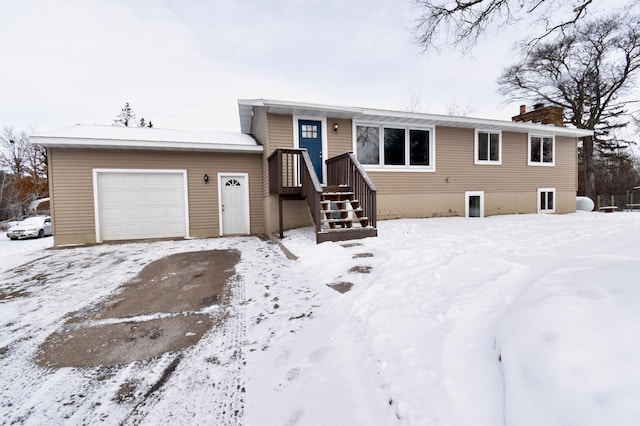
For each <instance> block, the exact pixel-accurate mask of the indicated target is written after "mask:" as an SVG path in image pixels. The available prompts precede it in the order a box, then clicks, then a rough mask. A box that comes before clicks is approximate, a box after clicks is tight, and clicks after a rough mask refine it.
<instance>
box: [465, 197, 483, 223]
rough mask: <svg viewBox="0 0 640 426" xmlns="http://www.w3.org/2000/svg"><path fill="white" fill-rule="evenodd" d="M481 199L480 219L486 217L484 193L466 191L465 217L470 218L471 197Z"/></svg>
mask: <svg viewBox="0 0 640 426" xmlns="http://www.w3.org/2000/svg"><path fill="white" fill-rule="evenodd" d="M474 196H479V197H480V217H484V191H465V193H464V217H469V197H474Z"/></svg>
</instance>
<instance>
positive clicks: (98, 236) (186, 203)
mask: <svg viewBox="0 0 640 426" xmlns="http://www.w3.org/2000/svg"><path fill="white" fill-rule="evenodd" d="M101 173H175V174H182V181H183V183H184V226H185V238H191V237H190V235H189V229H190V226H189V182H188V180H187V171H186V170H180V169H178V170H176V169H93V212H94V222H95V229H96V243H102V242H103V241H102V235H101V232H100V200H99V197H100V196H99V194H98V174H101Z"/></svg>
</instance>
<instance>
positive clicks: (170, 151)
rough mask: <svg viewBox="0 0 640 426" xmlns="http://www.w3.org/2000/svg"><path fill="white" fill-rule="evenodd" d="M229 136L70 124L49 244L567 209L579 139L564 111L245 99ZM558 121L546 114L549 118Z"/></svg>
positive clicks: (340, 228) (62, 133)
mask: <svg viewBox="0 0 640 426" xmlns="http://www.w3.org/2000/svg"><path fill="white" fill-rule="evenodd" d="M238 107H239V113H240V127H241V132H240V133H237V134H236V133H204V132H183V131H176V130H167V129H156V128H151V129H148V128H126V127H112V126H72V127H70V128H66V129H61V130H58V131H54V132H49V133H43V134H40V135H37V136H34V137H32V141H33V142H34V143H39V144H41V145H44V146H46V147H47V148H48V153H49V170H50V193H51V194H52V204H51V210H52V212H51V213H52V217H53V222H54V227H55V228H54V233H55V244H56V245H66V244H83V243H94V242H102V241H107V240H122V239H137V238H163V237H214V236H221V235H232V234H260V233H276V232H278V231H280V232H282V230H284V229H290V228H294V227H299V226H308V225H313V226H315V230H316V235H317V241H318V242H322V241H327V240H334V241H336V240H343V239H351V238H361V237H366V236H375V235H377V230H376V222H377V220H379V219H393V218H403V217H436V216H467V217H474V216H477V217H483V216H489V215H497V214H514V213H536V212H537V213H569V212H574V211H575V209H576V201H575V200H576V198H575V196H576V190H577V141H578V139H579V138H581V137H584V136H588V135H591V134H592V132H591V131H587V130H578V129H570V128H567V127H563V126H562V110H561V109H558V108H557V107H544V106H542V105H536V106H535V108H534V109H533V110H531V111H527V110H526V108H525V107H521V110H520V113H519V114H518V115H516V116H515V117H513V118H512V121H506V120H504V121H502V120H487V119H478V118H469V117H453V116H445V115H434V114H422V113H413V112H401V111H387V110H380V109H370V108H356V107H344V106H331V105H319V104H309V103H299V102H284V101H275V100H264V99H252V100H239V101H238ZM554 123H555V124H554Z"/></svg>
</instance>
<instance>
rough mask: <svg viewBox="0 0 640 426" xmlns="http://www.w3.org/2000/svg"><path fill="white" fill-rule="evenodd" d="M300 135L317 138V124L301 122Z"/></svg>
mask: <svg viewBox="0 0 640 426" xmlns="http://www.w3.org/2000/svg"><path fill="white" fill-rule="evenodd" d="M302 137H303V138H306V139H317V138H318V126H317V125H314V124H303V125H302Z"/></svg>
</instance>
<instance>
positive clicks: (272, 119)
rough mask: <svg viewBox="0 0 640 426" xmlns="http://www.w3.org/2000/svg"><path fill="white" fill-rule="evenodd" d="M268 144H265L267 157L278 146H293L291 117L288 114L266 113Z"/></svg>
mask: <svg viewBox="0 0 640 426" xmlns="http://www.w3.org/2000/svg"><path fill="white" fill-rule="evenodd" d="M267 117H268V132H269V144H268V146H265V154H266V155H267V157H269V156H270V155H271V153H273V151H275V150H276V149H278V148H293V117H292V116H290V115H281V114H267Z"/></svg>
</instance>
